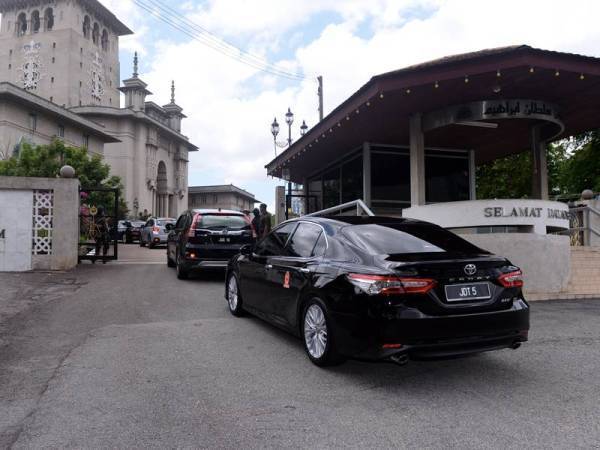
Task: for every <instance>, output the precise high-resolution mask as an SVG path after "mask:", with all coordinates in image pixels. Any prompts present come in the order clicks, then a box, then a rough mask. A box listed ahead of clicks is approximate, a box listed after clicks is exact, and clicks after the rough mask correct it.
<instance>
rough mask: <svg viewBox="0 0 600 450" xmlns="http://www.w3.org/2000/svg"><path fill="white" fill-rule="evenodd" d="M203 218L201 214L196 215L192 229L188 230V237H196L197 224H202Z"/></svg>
mask: <svg viewBox="0 0 600 450" xmlns="http://www.w3.org/2000/svg"><path fill="white" fill-rule="evenodd" d="M201 218H202V216H201V215H200V214H195V215H194V218H193V219H192V224H191V225H190V229H189V230H188V233H187V235H188V237H196V224H197V223H198V222H200V219H201Z"/></svg>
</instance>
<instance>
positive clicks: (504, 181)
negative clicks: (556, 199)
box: [476, 141, 581, 199]
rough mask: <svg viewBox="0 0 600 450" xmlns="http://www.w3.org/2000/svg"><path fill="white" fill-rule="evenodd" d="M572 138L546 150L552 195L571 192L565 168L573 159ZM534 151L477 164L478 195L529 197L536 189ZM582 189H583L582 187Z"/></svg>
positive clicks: (484, 196)
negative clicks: (570, 143)
mask: <svg viewBox="0 0 600 450" xmlns="http://www.w3.org/2000/svg"><path fill="white" fill-rule="evenodd" d="M570 147H571V146H570V145H569V144H568V141H561V142H558V143H555V144H550V145H549V146H548V149H547V152H546V164H547V167H548V192H549V194H550V195H551V196H558V195H564V194H568V193H569V192H572V191H569V187H568V186H567V184H566V183H565V170H566V167H567V166H568V165H569V164H570V162H571V160H572V159H573V156H574V155H573V154H571V153H570V152H571V148H570ZM532 171H533V168H532V158H531V152H530V151H524V152H521V153H517V154H514V155H509V156H505V157H504V158H499V159H496V160H494V161H492V162H491V163H488V164H483V165H481V166H478V167H477V170H476V182H477V198H480V199H486V198H528V197H531V189H532ZM579 192H581V191H579Z"/></svg>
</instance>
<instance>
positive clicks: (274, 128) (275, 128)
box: [271, 108, 308, 219]
mask: <svg viewBox="0 0 600 450" xmlns="http://www.w3.org/2000/svg"><path fill="white" fill-rule="evenodd" d="M285 123H286V124H287V126H288V138H287V142H286V141H278V140H277V135H278V134H279V123H278V122H277V117H275V118H274V119H273V123H272V124H271V134H272V135H273V147H274V150H275V156H277V147H280V148H286V147H291V145H292V124H293V123H294V113H293V112H292V110H291V108H288V110H287V112H286V113H285ZM306 130H308V125H306V121H304V120H303V121H302V126H300V135H301V136H304V135H305V134H306ZM285 170H286V175H285V176H284V179H286V181H287V182H288V185H287V187H288V195H287V198H286V202H285V218H286V219H287V218H288V213H289V209H290V207H291V204H292V181H291V177H290V173H289V168H288V169H285Z"/></svg>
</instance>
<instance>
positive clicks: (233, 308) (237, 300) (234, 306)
mask: <svg viewBox="0 0 600 450" xmlns="http://www.w3.org/2000/svg"><path fill="white" fill-rule="evenodd" d="M242 305H243V303H242V295H241V293H240V284H239V283H238V278H237V276H236V275H235V274H231V275H230V276H229V278H228V279H227V306H228V307H229V312H230V313H231V314H233V315H234V316H236V317H241V316H243V315H244V308H243V306H242Z"/></svg>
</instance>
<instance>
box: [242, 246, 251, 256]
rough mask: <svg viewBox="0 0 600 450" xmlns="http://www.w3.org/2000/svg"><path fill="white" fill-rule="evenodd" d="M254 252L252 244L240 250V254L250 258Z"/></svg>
mask: <svg viewBox="0 0 600 450" xmlns="http://www.w3.org/2000/svg"><path fill="white" fill-rule="evenodd" d="M252 252H254V245H252V244H246V245H242V247H241V248H240V253H241V254H242V255H245V256H249V255H251V254H252Z"/></svg>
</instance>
